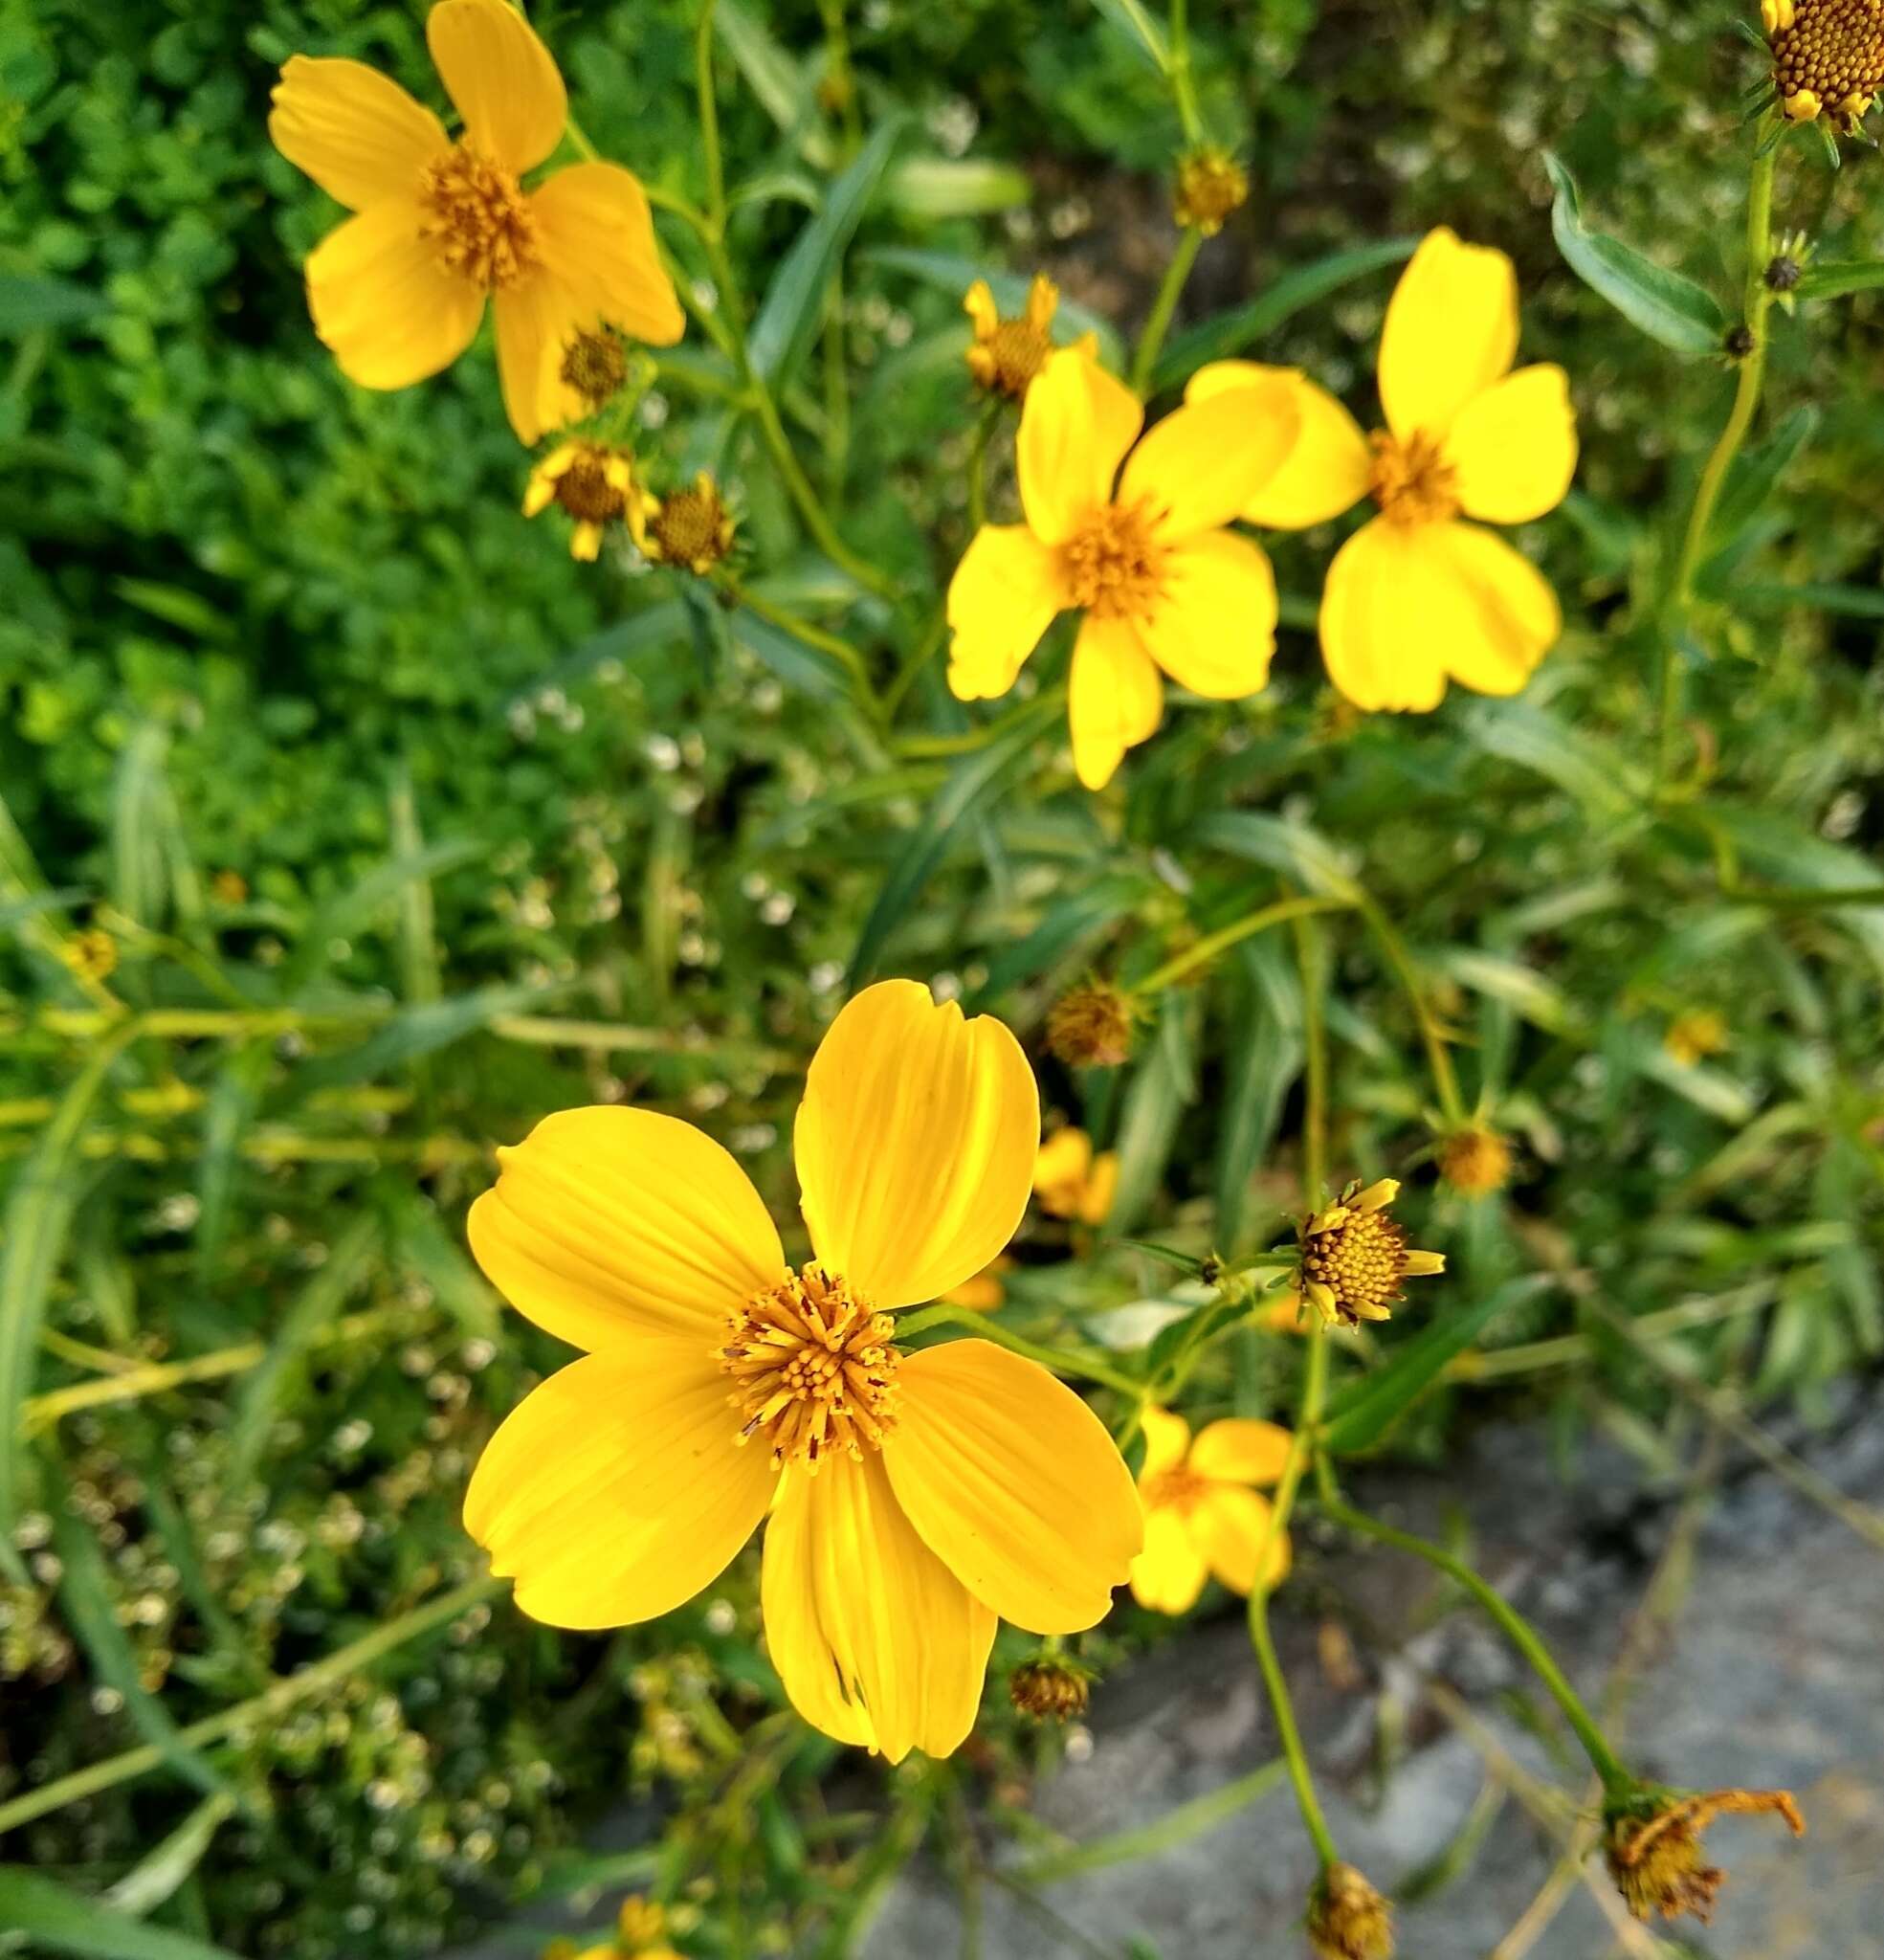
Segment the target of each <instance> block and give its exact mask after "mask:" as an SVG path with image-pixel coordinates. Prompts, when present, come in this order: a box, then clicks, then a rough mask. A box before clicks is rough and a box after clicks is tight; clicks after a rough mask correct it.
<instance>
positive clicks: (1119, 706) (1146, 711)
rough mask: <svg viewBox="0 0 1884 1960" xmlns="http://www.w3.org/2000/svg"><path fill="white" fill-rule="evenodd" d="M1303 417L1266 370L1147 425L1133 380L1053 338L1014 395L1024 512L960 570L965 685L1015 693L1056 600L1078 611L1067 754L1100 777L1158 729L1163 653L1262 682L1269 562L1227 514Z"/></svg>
mask: <svg viewBox="0 0 1884 1960" xmlns="http://www.w3.org/2000/svg"><path fill="white" fill-rule="evenodd" d="M1297 422H1298V412H1297V408H1296V403H1295V390H1293V389H1292V388H1291V387H1290V385H1289V384H1288V382H1287V381H1286V380H1279V379H1276V378H1274V377H1273V376H1271V377H1269V378H1263V379H1258V380H1255V381H1253V382H1252V383H1250V384H1249V385H1247V386H1244V387H1240V388H1233V389H1228V390H1225V391H1224V392H1223V393H1222V395H1221V396H1219V397H1218V398H1216V399H1214V400H1212V401H1211V402H1210V403H1209V404H1208V406H1204V405H1199V406H1196V407H1186V408H1181V409H1179V410H1178V411H1177V412H1175V413H1174V414H1170V415H1166V416H1165V417H1164V420H1163V421H1162V422H1160V423H1159V424H1158V426H1157V427H1156V428H1154V429H1153V430H1152V431H1151V432H1150V433H1149V434H1147V435H1146V436H1145V437H1144V439H1143V441H1139V440H1138V437H1139V432H1140V430H1141V428H1142V427H1143V425H1144V410H1143V408H1142V407H1141V405H1140V402H1139V399H1138V397H1137V396H1136V395H1135V394H1133V393H1132V391H1131V390H1130V389H1128V388H1127V387H1126V386H1125V385H1124V383H1123V382H1120V381H1116V380H1114V379H1113V377H1112V376H1111V375H1109V374H1108V373H1107V372H1106V371H1105V369H1104V368H1103V367H1100V366H1099V364H1098V363H1097V361H1096V360H1094V359H1093V358H1092V357H1091V356H1090V355H1088V354H1086V353H1083V352H1081V351H1080V350H1078V349H1077V348H1073V347H1068V348H1064V349H1062V350H1061V351H1060V352H1059V353H1056V354H1054V355H1053V356H1052V357H1051V358H1050V359H1049V360H1048V362H1047V365H1046V367H1044V368H1042V369H1041V371H1040V376H1039V378H1038V380H1036V381H1035V382H1034V384H1033V386H1032V387H1031V389H1029V390H1028V393H1027V403H1026V406H1025V407H1024V408H1023V409H1022V411H1021V426H1020V434H1019V437H1018V439H1017V443H1016V463H1017V467H1018V474H1019V477H1020V493H1021V508H1022V510H1023V512H1024V513H1025V516H1026V520H1027V521H1026V523H1018V524H984V525H983V526H982V528H981V529H980V530H979V531H978V532H977V533H976V534H975V537H974V539H973V540H972V542H971V543H970V544H969V546H968V549H967V551H966V552H965V553H964V556H963V559H962V563H961V564H960V565H959V566H958V567H957V568H956V570H955V576H954V578H953V579H952V580H951V581H950V584H949V588H948V623H949V627H950V630H951V633H952V635H953V637H952V639H951V640H950V643H949V667H948V684H949V686H950V687H951V688H952V689H953V690H954V692H955V694H956V696H957V697H958V699H960V700H962V701H986V700H989V699H991V698H992V697H994V696H995V695H1001V694H1006V693H1007V691H1008V689H1009V688H1010V687H1011V686H1012V685H1013V684H1014V680H1015V679H1016V677H1017V676H1018V675H1019V673H1020V670H1021V667H1022V666H1023V664H1024V663H1025V662H1026V660H1027V657H1028V656H1029V655H1030V654H1031V652H1032V651H1033V649H1034V647H1035V645H1036V644H1037V643H1038V641H1039V639H1040V636H1041V635H1042V634H1044V633H1045V632H1046V631H1047V629H1048V627H1049V626H1051V625H1052V624H1053V619H1054V617H1055V616H1056V615H1057V614H1058V613H1061V612H1080V613H1081V614H1082V615H1083V616H1082V618H1081V620H1080V625H1079V633H1078V636H1077V638H1076V639H1075V642H1074V649H1073V669H1072V674H1071V677H1070V679H1069V683H1068V703H1067V707H1068V715H1069V719H1070V721H1071V724H1072V730H1073V761H1074V767H1075V769H1076V770H1077V771H1078V775H1079V780H1080V781H1081V782H1082V783H1083V784H1084V785H1085V786H1086V787H1087V789H1089V790H1097V789H1101V788H1103V787H1104V785H1105V784H1106V783H1108V782H1110V781H1111V779H1112V774H1113V771H1114V770H1115V769H1117V768H1118V767H1119V762H1120V760H1121V758H1122V757H1123V756H1124V753H1125V751H1126V749H1127V748H1129V747H1131V746H1133V745H1134V744H1136V743H1140V742H1143V741H1144V740H1145V739H1146V738H1147V737H1148V736H1150V735H1152V734H1153V733H1154V732H1155V731H1156V729H1157V727H1158V724H1159V722H1160V720H1161V719H1162V718H1163V715H1164V689H1163V686H1162V685H1161V683H1160V681H1159V678H1158V676H1159V670H1160V669H1161V668H1162V669H1163V670H1164V673H1166V674H1168V675H1169V676H1170V677H1171V679H1173V680H1175V681H1176V682H1177V683H1178V684H1179V686H1181V687H1187V688H1188V689H1189V690H1190V691H1191V692H1192V693H1193V694H1200V695H1205V696H1208V697H1209V698H1210V699H1212V700H1216V701H1235V700H1239V699H1241V698H1242V697H1243V696H1244V695H1249V694H1254V693H1255V692H1256V691H1257V690H1258V689H1259V688H1260V687H1261V686H1262V685H1263V683H1264V682H1265V681H1266V680H1267V679H1269V662H1270V656H1271V655H1272V654H1273V653H1274V649H1275V579H1274V574H1273V573H1272V572H1271V570H1270V566H1269V560H1268V559H1267V558H1266V557H1265V556H1264V555H1263V553H1262V551H1261V550H1260V549H1259V548H1258V547H1257V546H1255V545H1253V544H1252V542H1251V541H1250V540H1249V539H1248V538H1242V537H1238V536H1237V535H1236V534H1235V533H1234V532H1233V531H1231V530H1230V529H1228V528H1227V526H1228V525H1229V524H1230V520H1231V519H1232V518H1234V517H1235V515H1236V514H1237V512H1238V511H1239V510H1241V509H1243V508H1244V506H1245V505H1246V504H1248V503H1249V502H1250V501H1251V500H1252V498H1253V497H1255V496H1256V494H1257V493H1258V491H1259V490H1260V489H1261V487H1262V485H1263V484H1264V482H1266V481H1267V479H1269V477H1270V476H1271V475H1272V474H1273V473H1274V471H1275V470H1276V469H1277V468H1278V467H1279V466H1280V465H1281V463H1282V462H1283V461H1284V459H1285V458H1286V457H1287V456H1288V454H1289V452H1290V449H1291V448H1292V446H1293V444H1294V442H1295V437H1296V431H1297ZM1134 444H1136V445H1137V446H1136V447H1134ZM1128 451H1129V452H1130V454H1129V456H1128V455H1127V452H1128ZM1121 464H1122V465H1123V469H1122V470H1121V469H1120V465H1121Z"/></svg>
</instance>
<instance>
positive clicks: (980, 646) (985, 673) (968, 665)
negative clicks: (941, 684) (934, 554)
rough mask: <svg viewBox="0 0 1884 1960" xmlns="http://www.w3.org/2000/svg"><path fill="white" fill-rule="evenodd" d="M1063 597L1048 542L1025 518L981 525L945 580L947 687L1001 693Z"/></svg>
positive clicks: (963, 695) (982, 697) (985, 697)
mask: <svg viewBox="0 0 1884 1960" xmlns="http://www.w3.org/2000/svg"><path fill="white" fill-rule="evenodd" d="M1062 603H1063V601H1062V599H1061V596H1060V580H1059V575H1058V573H1057V572H1056V571H1055V569H1054V566H1053V553H1052V552H1051V551H1050V550H1048V548H1047V546H1044V545H1043V544H1041V542H1040V541H1039V539H1038V538H1036V537H1035V536H1034V535H1033V533H1032V532H1031V530H1029V529H1028V527H1027V526H1026V525H1025V524H984V525H983V526H982V527H981V529H980V530H978V531H977V532H976V533H975V535H974V538H973V540H972V542H971V543H970V544H969V546H968V548H967V550H966V551H964V553H963V554H962V563H961V564H960V565H958V566H957V567H956V568H955V576H954V577H953V578H952V579H950V580H949V582H948V627H949V633H950V635H952V637H951V638H950V640H949V643H948V685H949V689H950V691H951V692H952V693H953V694H954V696H955V698H956V699H957V700H958V701H991V700H992V699H993V698H994V697H995V696H996V695H998V694H1006V693H1007V691H1008V688H1010V687H1011V686H1013V684H1014V679H1015V677H1016V676H1017V675H1018V674H1019V673H1020V671H1021V667H1022V664H1023V663H1024V662H1025V661H1026V659H1027V657H1028V655H1030V654H1031V652H1032V651H1033V649H1034V648H1035V647H1036V646H1037V645H1038V644H1039V641H1040V635H1042V634H1043V633H1045V632H1046V630H1047V629H1048V627H1049V626H1051V625H1052V624H1053V614H1054V613H1055V612H1058V611H1059V610H1060V607H1061V605H1062Z"/></svg>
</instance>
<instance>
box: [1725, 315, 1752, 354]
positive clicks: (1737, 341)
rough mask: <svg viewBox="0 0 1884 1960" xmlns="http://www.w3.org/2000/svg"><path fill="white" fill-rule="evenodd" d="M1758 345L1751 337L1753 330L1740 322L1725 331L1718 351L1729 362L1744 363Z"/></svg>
mask: <svg viewBox="0 0 1884 1960" xmlns="http://www.w3.org/2000/svg"><path fill="white" fill-rule="evenodd" d="M1758 345H1760V344H1759V342H1758V341H1756V340H1755V339H1754V337H1753V329H1752V327H1750V326H1749V325H1747V323H1746V322H1745V321H1741V322H1740V324H1739V325H1738V326H1730V327H1729V328H1728V329H1727V336H1726V338H1725V339H1724V340H1723V341H1722V342H1721V343H1720V350H1721V352H1722V353H1724V354H1725V355H1726V356H1727V358H1728V360H1730V361H1744V360H1745V359H1746V357H1747V356H1748V355H1749V354H1750V353H1752V352H1753V350H1754V348H1755V347H1756V346H1758Z"/></svg>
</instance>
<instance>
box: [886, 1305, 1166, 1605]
mask: <svg viewBox="0 0 1884 1960" xmlns="http://www.w3.org/2000/svg"><path fill="white" fill-rule="evenodd" d="M898 1383H899V1385H900V1388H901V1391H902V1392H901V1396H900V1398H899V1401H898V1412H897V1427H896V1431H895V1433H894V1434H893V1435H892V1436H891V1437H890V1438H889V1440H888V1442H887V1443H886V1444H885V1445H884V1450H883V1460H884V1462H885V1463H886V1464H887V1465H888V1468H889V1475H890V1481H891V1483H892V1484H893V1485H894V1486H895V1487H896V1493H897V1499H898V1503H901V1505H902V1507H903V1509H904V1510H905V1511H906V1512H908V1514H909V1517H910V1521H911V1523H913V1524H914V1525H915V1526H916V1528H917V1530H918V1531H920V1533H921V1534H922V1540H923V1543H924V1544H926V1545H927V1546H928V1547H929V1548H930V1549H931V1550H932V1551H933V1552H935V1553H936V1555H937V1556H938V1557H939V1558H940V1559H942V1562H943V1564H945V1565H946V1566H947V1567H948V1569H949V1570H951V1571H952V1572H953V1573H954V1574H955V1575H956V1577H957V1578H958V1579H960V1580H961V1581H962V1583H963V1584H964V1586H966V1587H967V1589H968V1590H969V1592H971V1593H973V1594H974V1595H975V1597H976V1598H977V1599H979V1600H981V1601H982V1603H983V1604H984V1605H985V1606H987V1607H989V1608H991V1609H992V1611H994V1612H995V1613H997V1614H999V1615H1001V1617H1002V1618H1003V1619H1008V1620H1012V1621H1013V1623H1014V1624H1015V1625H1016V1626H1019V1627H1025V1628H1027V1630H1028V1631H1029V1632H1030V1633H1035V1634H1072V1633H1077V1632H1079V1631H1080V1630H1081V1629H1082V1628H1085V1627H1090V1626H1094V1625H1096V1624H1097V1622H1098V1621H1099V1620H1101V1619H1103V1618H1104V1617H1105V1615H1106V1612H1107V1610H1108V1609H1109V1608H1110V1607H1111V1605H1112V1589H1113V1588H1114V1587H1115V1586H1122V1585H1123V1584H1124V1583H1125V1578H1126V1574H1127V1571H1128V1570H1129V1568H1130V1566H1131V1562H1132V1560H1133V1558H1134V1557H1135V1556H1136V1555H1137V1553H1138V1551H1139V1548H1140V1545H1141V1540H1142V1535H1143V1531H1142V1525H1141V1514H1140V1510H1139V1500H1138V1493H1137V1491H1136V1490H1135V1489H1134V1488H1133V1485H1132V1478H1131V1473H1130V1472H1129V1471H1127V1469H1126V1468H1125V1462H1124V1459H1123V1458H1121V1457H1120V1456H1119V1451H1118V1449H1117V1448H1116V1447H1115V1446H1114V1444H1113V1440H1112V1438H1111V1437H1110V1436H1108V1435H1107V1434H1106V1429H1105V1425H1104V1423H1102V1422H1101V1421H1100V1420H1099V1419H1098V1417H1097V1415H1095V1414H1093V1412H1092V1411H1091V1410H1090V1409H1089V1408H1087V1406H1086V1405H1085V1403H1084V1402H1082V1401H1081V1400H1080V1399H1079V1397H1078V1396H1077V1395H1075V1393H1074V1392H1073V1391H1072V1390H1071V1389H1069V1388H1067V1387H1066V1386H1065V1385H1064V1384H1063V1383H1061V1382H1058V1381H1056V1380H1054V1378H1053V1376H1052V1375H1051V1374H1049V1373H1048V1372H1047V1370H1045V1369H1044V1368H1041V1367H1039V1366H1038V1365H1037V1364H1036V1363H1034V1362H1031V1361H1026V1360H1023V1359H1022V1358H1021V1357H1020V1356H1019V1355H1018V1354H1012V1353H1009V1352H1008V1349H1007V1348H997V1347H995V1346H994V1345H993V1344H992V1343H991V1342H988V1341H951V1342H949V1343H947V1345H946V1346H944V1347H941V1348H923V1349H922V1350H921V1352H920V1353H917V1354H910V1355H905V1356H904V1358H903V1361H902V1365H901V1367H900V1368H899V1369H898Z"/></svg>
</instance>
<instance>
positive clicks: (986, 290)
mask: <svg viewBox="0 0 1884 1960" xmlns="http://www.w3.org/2000/svg"><path fill="white" fill-rule="evenodd" d="M962 310H963V312H964V313H965V314H966V315H967V316H968V318H969V319H970V320H971V321H973V322H974V324H975V338H976V340H978V341H986V340H992V339H993V338H994V330H995V328H996V327H998V326H999V325H1000V324H1001V313H1000V309H999V308H998V307H997V306H996V305H995V303H994V289H993V288H992V287H991V286H990V285H989V284H988V282H987V281H986V279H977V280H976V281H975V282H974V284H973V285H971V286H970V287H969V288H968V290H967V291H966V292H965V293H964V294H963V296H962Z"/></svg>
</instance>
